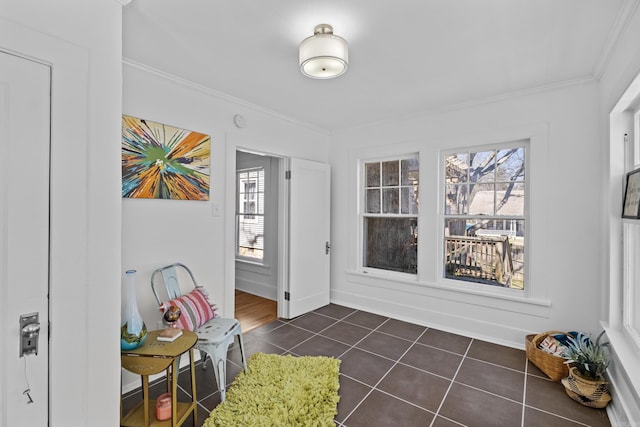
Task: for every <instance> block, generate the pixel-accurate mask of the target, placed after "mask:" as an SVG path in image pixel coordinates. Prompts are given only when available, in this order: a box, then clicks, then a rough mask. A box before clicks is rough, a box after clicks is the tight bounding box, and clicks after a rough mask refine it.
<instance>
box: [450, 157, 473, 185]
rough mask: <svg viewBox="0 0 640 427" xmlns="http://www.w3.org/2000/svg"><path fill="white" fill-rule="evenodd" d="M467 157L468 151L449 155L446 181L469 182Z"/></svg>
mask: <svg viewBox="0 0 640 427" xmlns="http://www.w3.org/2000/svg"><path fill="white" fill-rule="evenodd" d="M467 158H468V156H467V154H466V153H460V154H454V155H451V156H447V158H446V159H445V178H444V179H445V182H447V183H449V182H451V183H456V182H467V174H468V172H469V164H468V163H467Z"/></svg>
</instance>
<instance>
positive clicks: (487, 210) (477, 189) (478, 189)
mask: <svg viewBox="0 0 640 427" xmlns="http://www.w3.org/2000/svg"><path fill="white" fill-rule="evenodd" d="M472 188H473V189H472V190H471V194H470V195H469V215H493V213H494V210H493V209H494V206H495V185H494V184H475V185H473V186H472Z"/></svg>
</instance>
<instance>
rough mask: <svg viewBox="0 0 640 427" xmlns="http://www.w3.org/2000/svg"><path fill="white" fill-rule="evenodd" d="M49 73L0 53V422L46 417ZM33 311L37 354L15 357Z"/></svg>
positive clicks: (41, 422) (35, 421) (39, 421)
mask: <svg viewBox="0 0 640 427" xmlns="http://www.w3.org/2000/svg"><path fill="white" fill-rule="evenodd" d="M50 75H51V73H50V68H49V67H48V66H46V65H43V64H40V63H36V62H33V61H30V60H26V59H23V58H19V57H16V56H13V55H10V54H6V53H3V52H0V191H1V192H0V237H1V242H2V249H1V250H0V282H1V283H0V312H1V313H0V333H1V334H2V336H1V337H0V338H1V342H2V344H1V345H2V351H1V352H0V367H1V369H2V371H1V375H0V379H1V381H0V383H1V386H0V425H1V426H46V425H47V424H48V416H49V410H48V400H49V396H48V387H49V384H48V378H49V375H48V373H49V371H48V366H49V362H48V361H49V355H48V340H47V337H48V334H49V330H48V319H49V313H48V297H47V294H48V290H49V120H50V114H49V111H50ZM34 312H36V313H39V322H40V338H39V342H38V353H37V355H35V354H33V355H28V356H25V357H20V355H19V348H20V330H21V328H20V326H19V318H20V315H21V314H30V313H34ZM32 339H35V337H34V338H32ZM61 366H62V365H61ZM27 389H30V391H28V392H26V390H27Z"/></svg>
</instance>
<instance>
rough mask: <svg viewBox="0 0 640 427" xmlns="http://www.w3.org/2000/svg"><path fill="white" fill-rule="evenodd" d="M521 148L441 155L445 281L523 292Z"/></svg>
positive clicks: (514, 145)
mask: <svg viewBox="0 0 640 427" xmlns="http://www.w3.org/2000/svg"><path fill="white" fill-rule="evenodd" d="M525 153H526V146H525V143H524V142H522V141H520V142H515V143H510V144H505V145H502V146H500V147H495V148H488V149H483V150H477V151H473V150H457V151H455V152H449V153H445V154H444V156H443V170H444V179H443V181H444V182H443V189H444V195H445V196H444V206H443V209H444V227H443V229H444V236H443V238H444V245H443V249H444V257H443V261H444V268H443V275H444V277H445V278H447V279H453V280H461V281H467V282H475V283H481V284H487V285H495V286H501V287H507V288H512V289H524V284H525V277H524V271H525V236H526V234H525V231H526V223H527V219H526V209H525V205H526V196H527V194H526V182H525V165H526V162H525Z"/></svg>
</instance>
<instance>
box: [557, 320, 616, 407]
mask: <svg viewBox="0 0 640 427" xmlns="http://www.w3.org/2000/svg"><path fill="white" fill-rule="evenodd" d="M602 334H604V331H603V332H602V333H601V334H600V335H599V336H598V339H597V340H596V342H595V343H594V342H593V341H591V338H589V336H588V335H585V334H583V333H578V334H577V335H576V336H575V338H574V337H572V336H569V337H568V345H567V351H566V352H565V358H566V359H567V361H566V362H565V363H567V364H568V365H569V376H568V377H567V378H564V379H563V380H562V384H563V385H564V387H565V390H566V392H567V394H568V395H569V396H570V397H571V398H572V399H573V400H575V401H577V402H579V403H581V404H583V405H585V406H590V407H593V408H604V407H605V406H607V404H608V403H609V401H610V400H611V393H610V392H609V386H608V382H607V381H606V379H605V377H604V374H605V372H606V370H607V366H609V357H608V355H607V353H606V351H605V347H606V345H607V344H600V338H602Z"/></svg>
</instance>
